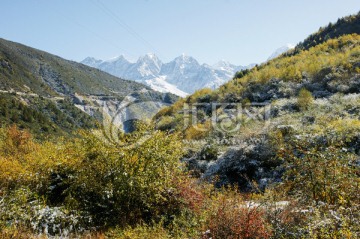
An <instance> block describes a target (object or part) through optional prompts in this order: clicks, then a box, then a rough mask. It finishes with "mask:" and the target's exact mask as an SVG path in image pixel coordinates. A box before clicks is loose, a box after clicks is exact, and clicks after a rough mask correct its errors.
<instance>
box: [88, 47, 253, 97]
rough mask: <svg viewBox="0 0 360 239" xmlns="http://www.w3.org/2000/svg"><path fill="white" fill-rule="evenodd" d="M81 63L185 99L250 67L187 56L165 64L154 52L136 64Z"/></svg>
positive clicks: (121, 59)
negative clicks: (211, 61) (205, 60)
mask: <svg viewBox="0 0 360 239" xmlns="http://www.w3.org/2000/svg"><path fill="white" fill-rule="evenodd" d="M81 63H83V64H85V65H88V66H91V67H95V68H98V69H100V70H103V71H105V72H108V73H109V74H112V75H115V76H118V77H120V78H123V79H128V80H134V81H138V82H141V83H144V84H146V85H148V86H150V87H151V88H152V89H154V90H156V91H159V92H170V93H173V94H176V95H178V96H181V97H184V96H186V95H188V94H191V93H193V92H195V91H196V90H198V89H202V88H211V89H215V88H217V87H219V86H220V85H222V84H224V83H226V82H227V81H229V80H230V79H232V77H233V76H234V74H235V73H236V72H237V71H239V70H242V69H247V68H250V67H251V66H252V65H250V66H236V65H233V64H231V63H229V62H226V61H224V60H222V61H219V62H218V63H216V64H215V65H212V66H211V65H208V64H202V65H201V64H199V62H198V61H197V60H196V59H195V58H193V57H191V56H187V55H185V54H182V55H181V56H179V57H176V58H175V59H174V60H172V61H170V62H168V63H163V62H161V60H160V59H159V58H158V57H157V56H156V55H155V54H152V53H149V54H146V55H145V56H141V57H140V58H139V59H138V60H137V61H136V62H135V63H132V62H130V61H128V60H127V59H126V58H125V57H124V56H119V57H115V58H112V59H110V60H106V61H102V60H98V59H95V58H92V57H87V58H86V59H84V60H83V61H82V62H81Z"/></svg>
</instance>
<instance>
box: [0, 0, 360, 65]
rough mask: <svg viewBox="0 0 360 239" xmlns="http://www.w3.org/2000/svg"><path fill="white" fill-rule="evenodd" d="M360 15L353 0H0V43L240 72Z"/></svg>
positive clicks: (78, 56) (78, 57)
mask: <svg viewBox="0 0 360 239" xmlns="http://www.w3.org/2000/svg"><path fill="white" fill-rule="evenodd" d="M359 10H360V4H359V0H341V1H340V0H301V1H299V0H297V1H294V0H271V1H270V0H251V1H250V0H126V1H125V0H1V14H0V21H1V23H2V24H1V25H2V26H1V28H0V37H1V38H5V39H7V40H11V41H16V42H20V43H23V44H25V45H29V46H32V47H35V48H38V49H41V50H44V51H47V52H50V53H53V54H56V55H59V56H61V57H64V58H66V59H70V60H75V61H81V60H82V59H84V58H85V57H87V56H93V57H96V58H99V59H109V58H112V57H115V56H118V55H120V54H124V55H125V56H126V57H127V58H129V59H130V60H136V59H137V58H138V57H139V56H140V55H144V54H146V53H149V52H152V53H155V54H157V55H158V56H159V58H160V59H161V60H163V61H164V62H167V61H170V60H172V59H173V58H175V57H177V56H179V55H180V54H182V53H185V54H187V55H190V56H193V57H195V58H196V59H198V60H199V62H200V63H209V64H213V63H215V62H217V61H218V60H221V59H224V60H227V61H230V62H232V63H234V64H239V65H247V64H249V63H259V62H262V61H264V60H266V59H267V57H268V56H269V55H270V54H271V53H272V52H273V51H274V50H276V49H277V48H279V47H281V46H282V45H285V44H286V43H298V42H300V41H301V40H303V39H304V38H305V37H307V36H308V35H309V34H310V33H313V32H315V31H317V30H318V29H319V27H320V26H324V25H327V24H328V23H329V22H334V21H336V20H337V19H338V18H339V17H343V16H346V15H349V14H354V13H357V12H358V11H359Z"/></svg>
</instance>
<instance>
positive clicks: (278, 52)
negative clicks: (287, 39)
mask: <svg viewBox="0 0 360 239" xmlns="http://www.w3.org/2000/svg"><path fill="white" fill-rule="evenodd" d="M294 48H295V46H294V45H293V44H290V43H288V44H286V45H285V46H282V47H280V48H278V49H276V50H275V51H274V52H273V53H272V54H271V55H270V56H269V58H268V59H267V60H268V61H270V60H272V59H274V58H276V57H278V56H280V55H281V54H283V53H285V52H287V51H288V50H290V49H294Z"/></svg>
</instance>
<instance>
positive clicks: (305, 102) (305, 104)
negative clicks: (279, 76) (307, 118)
mask: <svg viewBox="0 0 360 239" xmlns="http://www.w3.org/2000/svg"><path fill="white" fill-rule="evenodd" d="M313 101H314V98H313V96H312V94H311V92H310V91H308V90H307V89H305V88H302V89H301V90H300V91H299V95H298V99H297V104H298V107H299V108H300V109H301V110H307V109H308V108H309V107H310V106H311V104H312V103H313Z"/></svg>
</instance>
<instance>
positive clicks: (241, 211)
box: [203, 191, 271, 239]
mask: <svg viewBox="0 0 360 239" xmlns="http://www.w3.org/2000/svg"><path fill="white" fill-rule="evenodd" d="M215 200H216V201H215V202H213V206H212V207H211V208H210V209H209V216H208V218H207V222H206V223H205V228H204V235H203V238H204V239H210V238H213V239H222V238H234V239H235V238H237V239H250V238H270V236H271V228H270V227H269V225H268V224H267V222H266V219H265V212H264V211H263V209H262V208H261V207H259V206H251V205H246V203H245V202H244V201H242V199H241V198H240V197H239V195H237V194H236V193H235V194H234V192H231V191H230V192H227V193H224V194H220V195H219V197H218V198H216V199H215Z"/></svg>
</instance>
